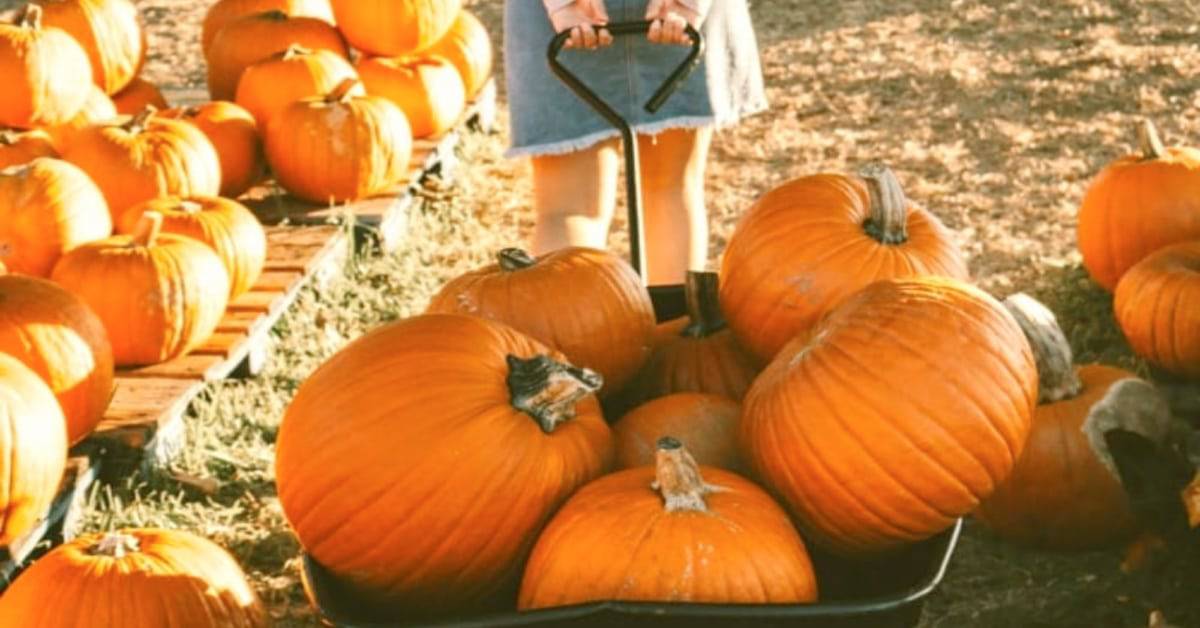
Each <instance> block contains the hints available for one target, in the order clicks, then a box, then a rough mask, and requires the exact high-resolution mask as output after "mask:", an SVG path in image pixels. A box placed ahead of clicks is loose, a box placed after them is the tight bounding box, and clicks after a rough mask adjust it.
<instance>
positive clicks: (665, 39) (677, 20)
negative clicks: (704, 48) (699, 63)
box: [646, 0, 704, 46]
mask: <svg viewBox="0 0 1200 628" xmlns="http://www.w3.org/2000/svg"><path fill="white" fill-rule="evenodd" d="M700 11H701V9H700V2H698V1H697V0H691V1H690V2H683V1H681V0H650V4H648V5H647V6H646V19H647V20H649V21H651V22H652V24H651V25H650V33H649V34H648V35H647V37H648V38H649V39H650V41H651V42H653V43H656V44H678V45H680V46H690V45H691V44H692V40H691V38H689V37H688V36H687V26H688V25H691V26H692V27H693V28H697V29H698V28H700V23H701V22H702V21H703V19H704V16H703V15H701V13H700Z"/></svg>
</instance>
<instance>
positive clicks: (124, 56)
mask: <svg viewBox="0 0 1200 628" xmlns="http://www.w3.org/2000/svg"><path fill="white" fill-rule="evenodd" d="M35 2H37V3H38V4H39V5H41V7H42V13H43V17H42V22H43V23H44V24H45V25H46V26H53V27H55V28H61V29H62V30H64V31H66V32H67V34H69V35H71V36H72V37H74V38H75V41H77V42H79V44H80V45H81V46H82V47H83V50H84V52H86V53H87V56H88V61H89V63H90V64H91V66H92V82H94V83H95V84H96V85H97V86H99V87H100V88H101V89H103V90H104V92H105V93H106V94H115V93H117V92H119V91H121V90H122V89H123V88H124V87H125V86H126V85H128V84H129V81H131V80H132V79H133V77H135V76H137V74H138V72H139V71H141V69H142V64H143V63H144V62H145V61H146V42H145V40H144V39H143V37H142V25H141V23H140V22H139V21H138V9H137V6H136V5H134V3H133V2H131V0H35Z"/></svg>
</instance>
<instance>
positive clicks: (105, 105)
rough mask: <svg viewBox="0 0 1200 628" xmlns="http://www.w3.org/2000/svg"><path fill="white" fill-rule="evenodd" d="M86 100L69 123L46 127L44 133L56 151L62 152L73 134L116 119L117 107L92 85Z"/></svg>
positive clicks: (102, 91) (100, 90) (106, 95)
mask: <svg viewBox="0 0 1200 628" xmlns="http://www.w3.org/2000/svg"><path fill="white" fill-rule="evenodd" d="M88 89H89V93H88V99H87V102H86V103H84V105H83V109H80V110H79V113H77V114H75V117H74V118H71V120H70V121H68V122H66V123H64V124H59V125H57V126H52V127H46V128H45V131H46V133H49V134H50V137H51V139H52V140H53V142H54V146H55V147H56V148H58V150H60V151H61V150H63V149H64V148H65V147H66V146H67V144H69V143H70V142H71V139H72V138H73V137H74V135H75V132H76V131H78V130H79V129H83V128H86V127H89V126H92V125H94V124H100V123H102V122H106V121H108V120H112V119H113V118H116V117H117V106H116V104H115V103H113V101H112V99H111V98H109V97H108V94H105V93H104V90H102V89H100V88H99V87H97V86H95V85H92V86H91V87H89V88H88Z"/></svg>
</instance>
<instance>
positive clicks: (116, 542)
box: [88, 532, 141, 559]
mask: <svg viewBox="0 0 1200 628" xmlns="http://www.w3.org/2000/svg"><path fill="white" fill-rule="evenodd" d="M140 549H141V547H140V544H139V543H138V540H137V538H136V537H133V536H130V535H128V534H122V533H120V532H109V533H108V534H105V535H104V536H102V537H100V541H99V542H97V543H96V544H95V545H93V546H91V547H90V548H88V554H90V555H92V556H107V557H108V558H117V559H121V558H125V556H126V555H127V554H134V553H136V552H137V551H138V550H140Z"/></svg>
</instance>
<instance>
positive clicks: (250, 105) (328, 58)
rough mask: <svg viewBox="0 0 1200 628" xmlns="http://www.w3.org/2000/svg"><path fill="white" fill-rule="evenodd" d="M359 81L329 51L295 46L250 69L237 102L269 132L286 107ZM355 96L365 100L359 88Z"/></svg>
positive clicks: (349, 67)
mask: <svg viewBox="0 0 1200 628" xmlns="http://www.w3.org/2000/svg"><path fill="white" fill-rule="evenodd" d="M354 78H358V73H357V72H355V71H354V66H352V65H350V62H349V61H346V60H345V59H343V58H342V57H341V56H339V55H337V54H335V53H332V52H329V51H328V50H309V49H307V48H305V47H303V46H299V45H295V44H293V45H291V46H289V47H288V49H287V50H285V51H283V52H280V53H277V54H274V55H272V56H271V57H270V58H269V59H265V60H263V61H259V62H258V63H255V64H254V65H251V66H250V67H248V68H246V71H245V72H243V73H242V78H241V79H240V80H239V81H238V87H237V97H236V98H235V99H234V100H236V101H237V104H238V105H241V106H242V107H244V108H245V109H246V111H249V112H250V114H251V115H253V116H254V119H255V120H257V121H258V128H259V129H260V130H265V129H266V128H267V121H268V120H270V119H271V118H272V117H274V115H275V114H276V113H278V112H279V111H280V110H282V109H283V108H284V107H286V106H288V105H290V104H292V103H293V102H295V101H297V100H301V99H304V98H313V97H316V96H324V95H325V94H328V93H330V92H332V91H333V90H334V89H336V88H337V86H338V85H340V84H341V83H342V81H345V80H346V79H354ZM352 95H354V96H365V95H366V90H364V89H363V88H362V86H361V85H359V86H358V87H357V88H356V90H355V93H354V94H352Z"/></svg>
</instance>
